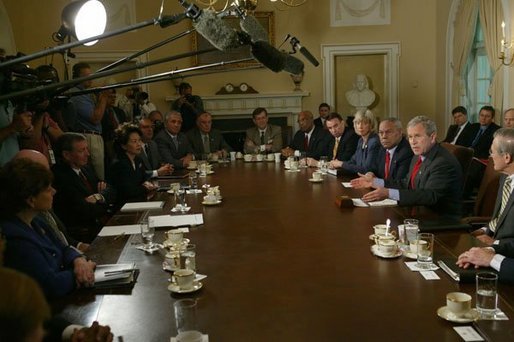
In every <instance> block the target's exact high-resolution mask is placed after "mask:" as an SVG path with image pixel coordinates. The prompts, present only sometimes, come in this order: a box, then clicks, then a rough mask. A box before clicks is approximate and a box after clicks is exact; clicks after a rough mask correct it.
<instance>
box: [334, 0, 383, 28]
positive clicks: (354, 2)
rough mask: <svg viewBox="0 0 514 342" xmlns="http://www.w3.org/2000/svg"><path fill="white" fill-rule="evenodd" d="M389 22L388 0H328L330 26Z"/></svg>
mask: <svg viewBox="0 0 514 342" xmlns="http://www.w3.org/2000/svg"><path fill="white" fill-rule="evenodd" d="M389 24H391V1H390V0H330V26H332V27H337V26H363V25H389Z"/></svg>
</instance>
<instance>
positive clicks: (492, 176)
mask: <svg viewBox="0 0 514 342" xmlns="http://www.w3.org/2000/svg"><path fill="white" fill-rule="evenodd" d="M499 186H500V173H499V172H498V171H495V170H494V163H493V159H492V158H491V157H489V160H488V162H487V166H486V167H485V171H484V177H483V178H482V182H481V183H480V187H479V188H478V194H477V199H476V202H475V208H474V215H475V216H485V217H491V216H492V215H493V211H494V205H495V203H496V197H497V194H498V187H499Z"/></svg>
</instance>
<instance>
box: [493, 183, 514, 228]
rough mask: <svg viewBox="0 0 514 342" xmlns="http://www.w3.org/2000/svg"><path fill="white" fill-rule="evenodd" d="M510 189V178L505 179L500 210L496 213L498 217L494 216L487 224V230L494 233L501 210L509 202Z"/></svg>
mask: <svg viewBox="0 0 514 342" xmlns="http://www.w3.org/2000/svg"><path fill="white" fill-rule="evenodd" d="M511 188H512V182H511V179H510V178H506V179H505V183H504V184H503V191H502V203H501V205H500V210H499V211H498V215H496V217H495V218H493V219H492V220H491V222H489V229H490V230H491V231H493V232H495V233H496V226H497V224H498V219H499V218H500V217H501V215H502V214H503V210H504V209H505V206H506V205H507V202H508V201H509V197H510V192H511Z"/></svg>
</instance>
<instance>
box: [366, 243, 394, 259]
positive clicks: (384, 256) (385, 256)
mask: <svg viewBox="0 0 514 342" xmlns="http://www.w3.org/2000/svg"><path fill="white" fill-rule="evenodd" d="M371 253H373V254H374V255H376V256H377V257H380V258H384V259H394V258H398V257H399V256H401V255H402V251H401V250H400V249H398V250H397V251H396V253H395V254H393V255H384V254H382V253H381V252H380V251H379V250H378V246H377V245H373V246H371Z"/></svg>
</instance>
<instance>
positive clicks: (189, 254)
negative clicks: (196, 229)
mask: <svg viewBox="0 0 514 342" xmlns="http://www.w3.org/2000/svg"><path fill="white" fill-rule="evenodd" d="M180 259H181V260H180V264H181V266H182V268H185V269H187V270H192V271H195V272H196V246H195V245H194V244H192V243H190V244H189V245H187V246H186V247H185V248H184V249H183V250H181V251H180Z"/></svg>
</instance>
